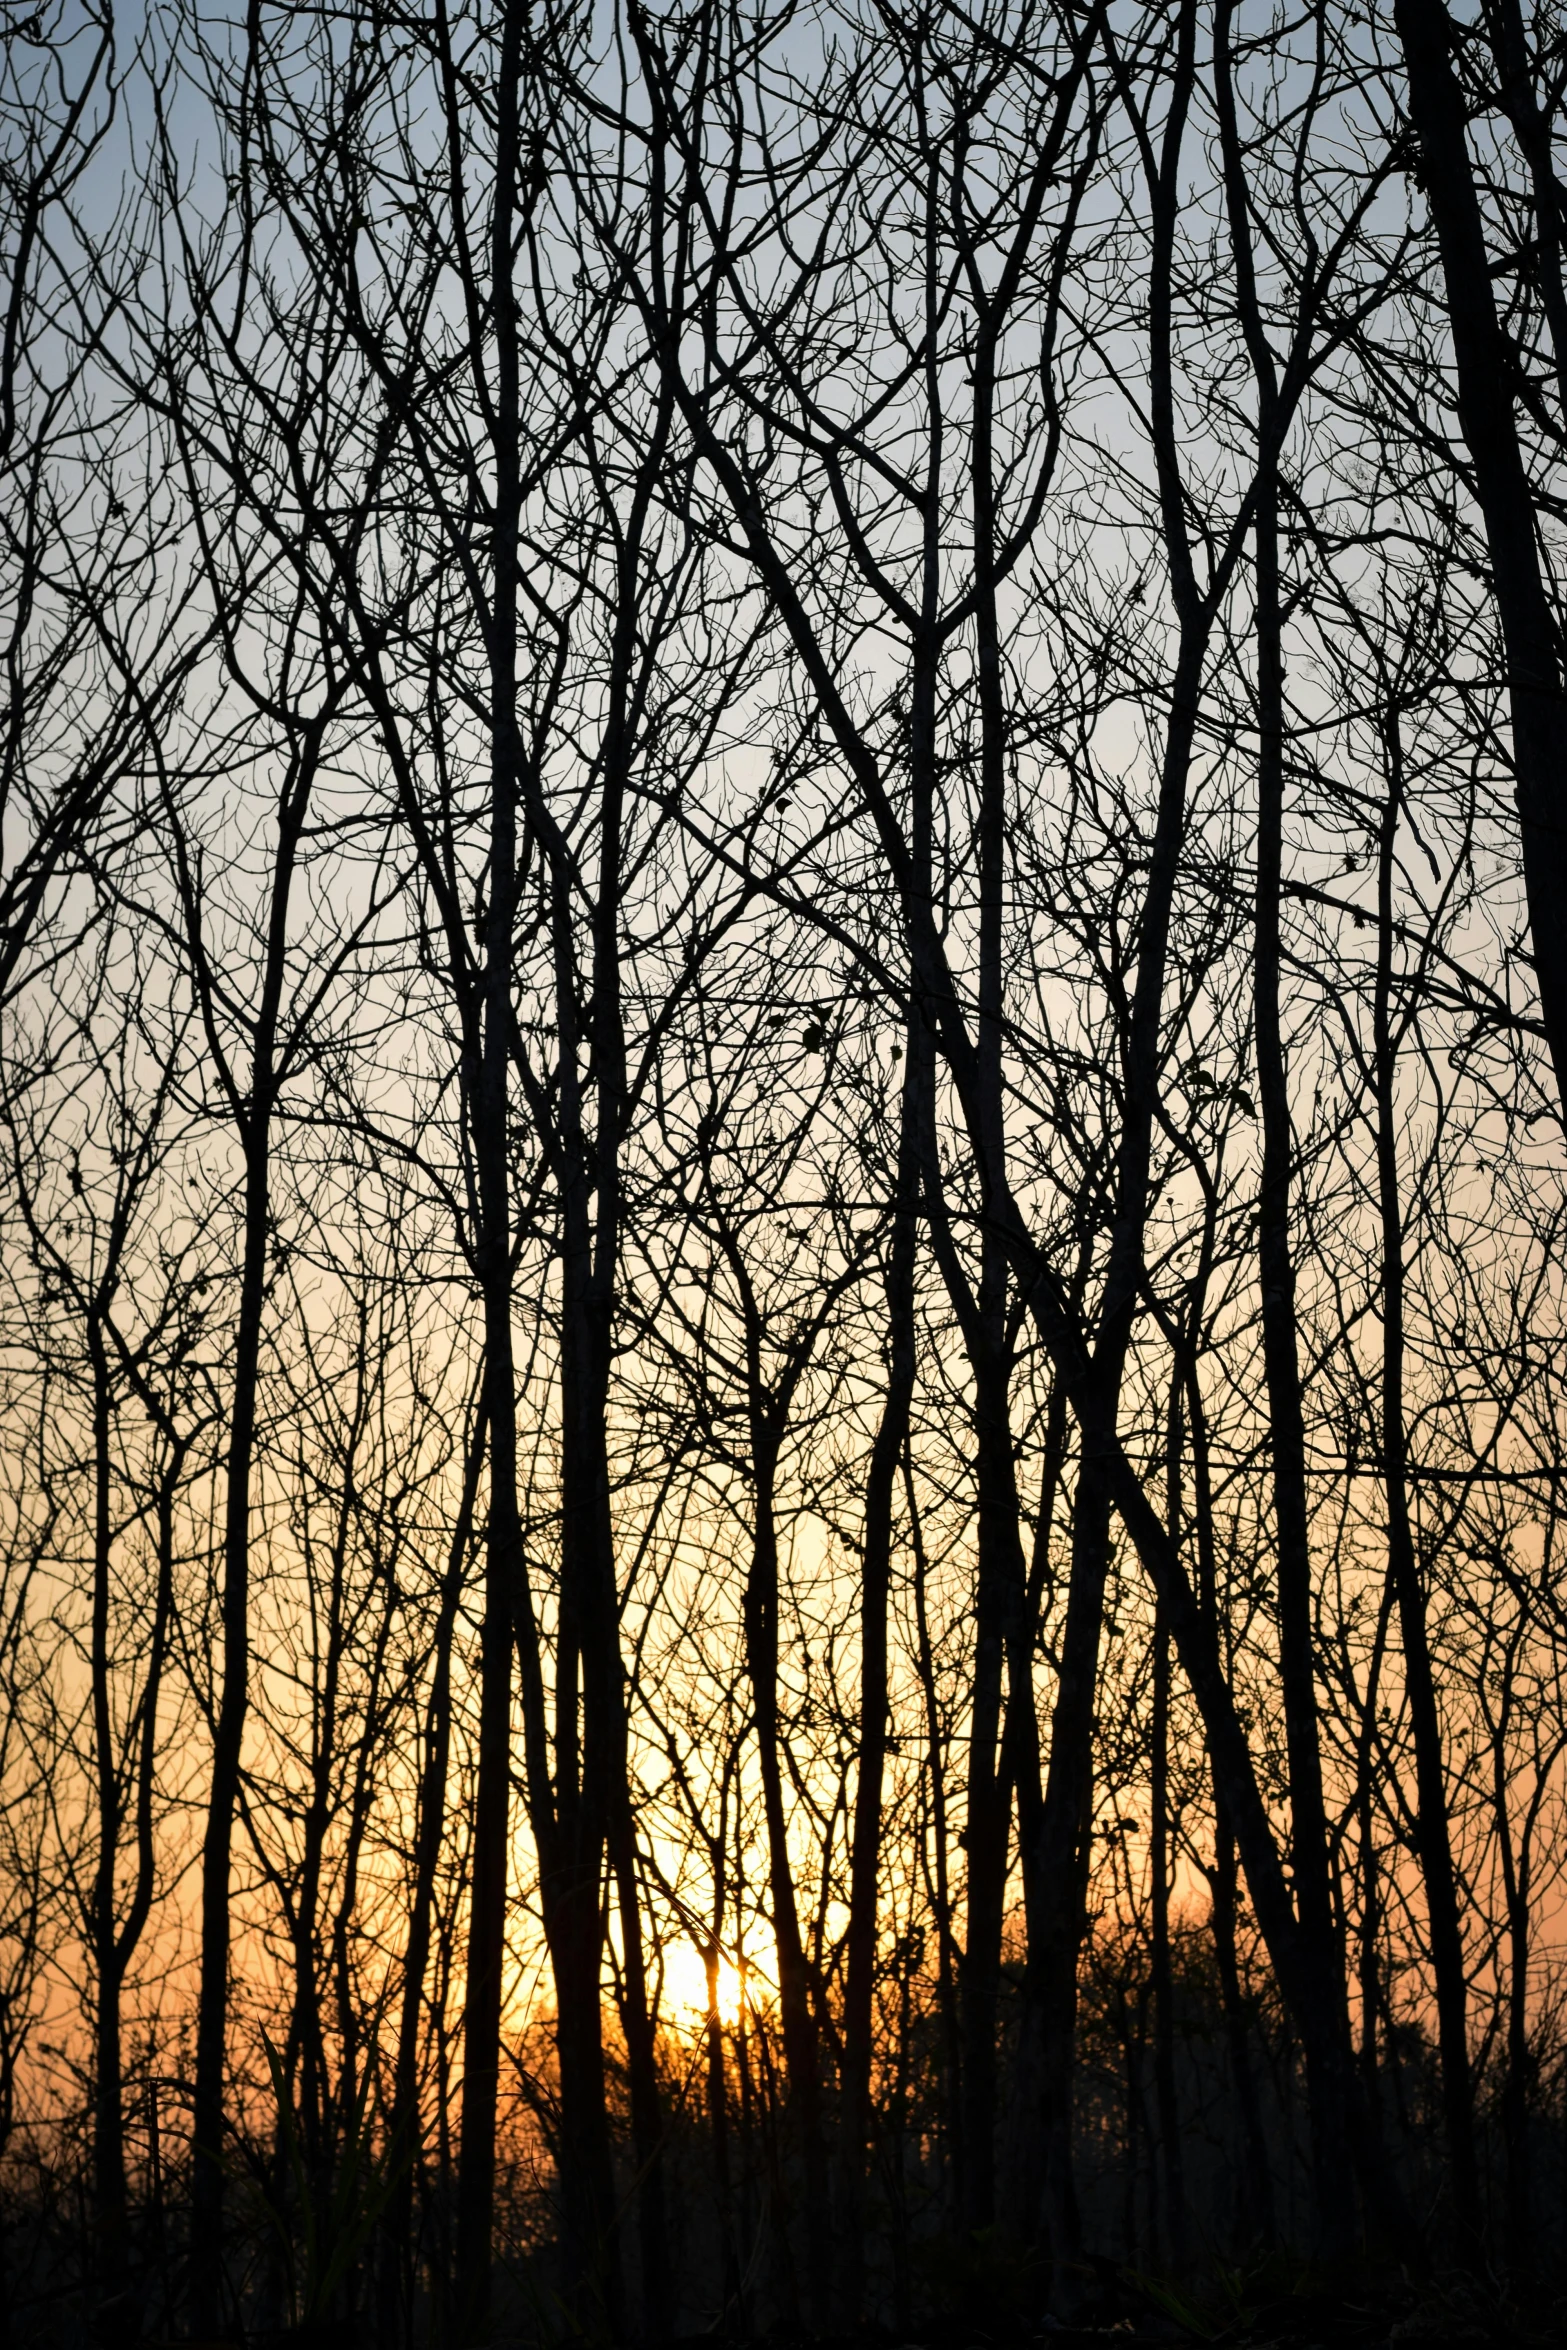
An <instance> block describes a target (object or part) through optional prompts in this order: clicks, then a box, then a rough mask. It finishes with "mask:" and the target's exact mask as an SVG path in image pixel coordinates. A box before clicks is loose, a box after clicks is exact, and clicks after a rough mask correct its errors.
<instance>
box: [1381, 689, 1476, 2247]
mask: <svg viewBox="0 0 1567 2350" xmlns="http://www.w3.org/2000/svg"><path fill="white" fill-rule="evenodd" d="M1389 758H1390V775H1389V792H1388V802H1387V808H1386V811H1385V814H1384V816H1383V821H1382V829H1381V837H1380V839H1379V842H1378V853H1377V924H1378V937H1377V975H1376V993H1375V997H1374V1001H1373V1008H1372V1028H1373V1038H1374V1050H1375V1055H1376V1115H1377V1132H1376V1151H1377V1195H1378V1205H1379V1209H1380V1214H1381V1225H1382V1231H1381V1293H1382V1295H1381V1305H1382V1477H1383V1488H1384V1496H1385V1500H1386V1505H1387V1539H1388V1563H1389V1568H1390V1572H1391V1575H1392V1581H1393V1589H1394V1592H1395V1594H1396V1596H1397V1601H1398V1623H1399V1633H1400V1637H1401V1641H1402V1645H1403V1651H1404V1688H1405V1694H1406V1696H1407V1697H1408V1700H1409V1719H1410V1727H1411V1729H1412V1731H1413V1733H1414V1742H1415V1787H1416V1797H1417V1804H1418V1816H1419V1835H1420V1871H1421V1876H1422V1879H1423V1881H1424V1885H1425V1895H1426V1918H1427V1923H1428V1926H1429V1930H1430V1935H1431V1968H1432V1973H1433V1976H1434V1977H1435V1984H1436V2014H1437V2041H1438V2046H1439V2048H1440V2051H1441V2062H1442V2103H1443V2114H1444V2119H1445V2121H1446V2124H1447V2150H1448V2162H1449V2166H1450V2176H1451V2181H1452V2195H1453V2211H1454V2217H1455V2218H1456V2220H1457V2222H1458V2227H1459V2230H1460V2234H1461V2237H1462V2239H1463V2242H1464V2245H1465V2247H1466V2249H1467V2250H1468V2251H1469V2252H1470V2253H1478V2251H1479V2246H1480V2225H1481V2214H1480V2175H1479V2158H1478V2153H1477V2150H1476V2146H1475V2130H1474V2092H1473V2088H1472V2085H1471V2081H1470V2071H1469V2024H1468V1992H1467V1987H1466V1979H1465V1969H1464V1943H1463V1927H1462V1923H1461V1920H1460V1914H1459V1894H1458V1880H1457V1874H1456V1871H1455V1869H1454V1866H1453V1849H1452V1838H1451V1833H1450V1830H1449V1825H1448V1806H1447V1772H1446V1766H1445V1763H1444V1760H1443V1753H1442V1725H1441V1718H1440V1716H1439V1714H1438V1712H1437V1701H1436V1677H1435V1672H1434V1668H1433V1666H1432V1661H1431V1644H1430V1639H1429V1635H1428V1633H1427V1629H1426V1600H1425V1589H1424V1585H1423V1582H1422V1579H1421V1574H1420V1568H1419V1564H1418V1561H1417V1559H1416V1555H1415V1539H1414V1527H1413V1523H1412V1521H1411V1517H1410V1509H1409V1467H1408V1440H1407V1437H1406V1435H1405V1429H1404V1225H1403V1205H1402V1201H1401V1199H1400V1197H1399V1181H1398V1125H1397V1112H1396V1084H1397V1043H1396V1040H1395V1037H1394V1032H1393V1001H1392V998H1393V872H1394V849H1395V841H1396V835H1397V831H1398V820H1399V813H1400V807H1401V803H1402V774H1401V765H1400V754H1399V745H1398V739H1397V727H1396V720H1395V721H1394V724H1393V732H1392V736H1391V739H1390V744H1389Z"/></svg>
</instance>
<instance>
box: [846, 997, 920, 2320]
mask: <svg viewBox="0 0 1567 2350" xmlns="http://www.w3.org/2000/svg"><path fill="white" fill-rule="evenodd" d="M905 1053H906V1058H905V1061H904V1075H903V1088H902V1115H901V1121H900V1131H899V1138H898V1159H897V1177H896V1192H895V1198H894V1203H893V1210H894V1213H893V1229H892V1245H891V1253H890V1257H889V1261H888V1267H887V1279H886V1300H887V1327H888V1332H889V1344H888V1363H887V1392H886V1395H885V1397H884V1399H883V1403H882V1412H881V1419H880V1421H879V1423H878V1425H877V1429H876V1437H875V1442H874V1444H873V1445H872V1448H871V1459H870V1469H869V1473H868V1475H867V1478H866V1487H865V1539H864V1553H863V1562H862V1567H861V1582H860V1755H859V1771H858V1775H857V1778H856V1781H855V1790H854V1825H853V1831H852V1836H851V1844H850V1861H849V1925H848V1935H847V1946H848V1964H847V1979H846V1983H845V1989H844V2003H843V2075H842V2091H841V2106H842V2110H841V2114H840V2120H839V2130H840V2142H841V2147H842V2162H841V2193H842V2205H841V2209H840V2212H839V2247H840V2257H839V2296H838V2298H839V2319H840V2323H841V2324H842V2325H844V2326H845V2327H847V2328H853V2327H855V2326H857V2325H858V2324H859V2321H860V2306H861V2300H862V2296H863V2292H864V2233H865V2158H866V2147H867V2142H868V2140H869V2138H870V2135H871V2118H872V2117H871V2039H872V2025H873V2005H874V2002H873V1992H874V1988H875V1978H876V1946H877V1922H878V1917H877V1895H878V1883H879V1877H880V1871H881V1827H882V1820H881V1799H882V1774H883V1770H884V1768H885V1764H886V1756H887V1719H888V1674H887V1608H888V1602H889V1598H890V1593H891V1582H892V1497H893V1487H894V1484H895V1482H896V1479H897V1474H898V1463H899V1462H900V1460H901V1459H902V1458H903V1451H904V1446H905V1445H906V1443H907V1441H908V1434H909V1410H910V1405H911V1403H912V1401H913V1396H914V1358H915V1340H914V1252H915V1242H916V1238H917V1229H916V1209H917V1205H918V1200H919V1184H920V1131H919V1128H920V1098H919V1097H920V1093H921V1091H922V1086H921V1075H922V1068H921V1057H920V1055H919V1053H918V1050H917V1040H916V1037H915V1034H914V1025H913V1023H912V1022H910V1023H909V1025H908V1028H907V1030H906V1032H905Z"/></svg>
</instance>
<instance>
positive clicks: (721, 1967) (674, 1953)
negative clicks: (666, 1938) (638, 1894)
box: [663, 1942, 741, 2025]
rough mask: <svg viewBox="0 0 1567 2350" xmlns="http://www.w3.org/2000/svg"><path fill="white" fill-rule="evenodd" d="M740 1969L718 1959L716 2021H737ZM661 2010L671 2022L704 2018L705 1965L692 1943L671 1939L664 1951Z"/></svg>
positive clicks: (728, 2022) (694, 2022) (726, 1959)
mask: <svg viewBox="0 0 1567 2350" xmlns="http://www.w3.org/2000/svg"><path fill="white" fill-rule="evenodd" d="M740 1992H741V1985H740V1970H739V1968H738V1967H737V1966H736V1965H735V1963H734V1961H733V1959H731V1958H720V1959H719V1962H718V2020H719V2022H720V2023H721V2024H737V2023H738V2022H739V2021H740ZM663 2004H664V2012H665V2014H666V2015H667V2016H668V2017H669V2019H670V2021H671V2022H672V2023H677V2024H686V2025H692V2024H700V2023H704V2022H705V2021H706V2019H707V1968H706V1966H705V1965H704V1963H703V1958H702V1953H701V1951H700V1950H698V1949H697V1948H696V1946H695V1944H694V1943H691V1942H671V1943H669V1944H668V1945H667V1946H666V1948H665V1950H664V2002H663Z"/></svg>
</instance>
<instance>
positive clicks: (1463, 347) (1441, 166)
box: [1393, 0, 1567, 1108]
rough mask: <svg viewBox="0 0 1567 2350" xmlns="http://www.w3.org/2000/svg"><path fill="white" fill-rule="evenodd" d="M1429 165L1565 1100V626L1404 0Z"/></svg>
mask: <svg viewBox="0 0 1567 2350" xmlns="http://www.w3.org/2000/svg"><path fill="white" fill-rule="evenodd" d="M1393 15H1394V21H1395V23H1396V25H1397V27H1398V36H1399V41H1400V44H1401V45H1402V48H1403V53H1404V67H1405V71H1406V73H1407V75H1408V79H1409V114H1410V120H1411V122H1412V124H1413V126H1414V131H1415V136H1416V138H1417V140H1418V141H1419V146H1420V161H1421V179H1422V184H1423V186H1424V189H1425V195H1426V200H1427V203H1428V204H1429V206H1430V209H1431V220H1432V224H1433V226H1434V227H1435V230H1436V236H1437V245H1438V248H1439V250H1440V253H1441V256H1442V275H1443V278H1444V280H1445V282H1446V288H1447V316H1448V326H1449V330H1450V332H1451V334H1452V338H1453V361H1454V367H1455V371H1456V375H1457V396H1458V420H1459V425H1460V428H1461V430H1462V432H1463V436H1464V443H1465V446H1466V447H1467V449H1468V451H1469V460H1470V464H1471V466H1472V468H1473V476H1474V488H1475V495H1476V497H1477V498H1478V500H1479V503H1480V511H1481V513H1482V515H1483V516H1484V518H1485V532H1486V539H1487V542H1488V544H1489V547H1490V554H1491V583H1492V591H1493V593H1494V595H1495V597H1496V609H1497V614H1498V617H1499V619H1500V621H1501V625H1502V643H1503V647H1504V649H1505V653H1506V659H1507V686H1508V694H1509V697H1510V701H1511V706H1512V720H1513V773H1514V778H1515V782H1516V789H1517V801H1518V817H1519V824H1520V829H1521V833H1522V840H1523V869H1524V886H1525V891H1526V895H1527V898H1528V905H1529V929H1530V936H1531V939H1532V943H1533V949H1534V968H1535V976H1536V980H1537V982H1538V985H1539V990H1540V1013H1541V1018H1542V1019H1543V1021H1544V1024H1545V1033H1546V1038H1547V1040H1548V1042H1549V1045H1550V1051H1551V1059H1552V1062H1553V1064H1554V1066H1555V1071H1556V1085H1557V1092H1558V1096H1559V1098H1560V1100H1561V1102H1562V1104H1563V1106H1564V1108H1567V923H1564V922H1563V921H1562V918H1561V909H1562V907H1563V906H1564V905H1567V816H1564V803H1563V788H1564V787H1563V780H1562V779H1563V776H1564V774H1567V712H1564V710H1563V706H1562V694H1561V682H1562V681H1561V670H1560V666H1559V660H1558V651H1557V631H1556V624H1555V619H1554V615H1553V613H1552V610H1551V602H1550V597H1549V595H1548V594H1547V592H1546V586H1545V579H1544V575H1543V573H1542V570H1541V565H1540V554H1539V547H1538V544H1537V542H1536V537H1535V513H1534V498H1533V494H1532V492H1531V490H1530V487H1529V477H1528V474H1527V472H1526V471H1525V468H1524V461H1523V451H1522V447H1521V445H1520V442H1519V437H1518V425H1517V419H1516V415H1515V413H1514V406H1513V386H1514V383H1515V381H1516V379H1517V375H1518V370H1519V364H1520V362H1519V358H1518V355H1517V354H1516V353H1515V352H1514V351H1513V350H1512V349H1511V347H1510V346H1509V344H1508V341H1507V338H1506V336H1505V334H1504V333H1503V331H1502V328H1501V326H1500V324H1499V322H1498V320H1497V315H1496V304H1495V300H1494V298H1493V295H1492V292H1491V266H1490V261H1489V258H1488V256H1487V253H1486V245H1485V231H1484V227H1483V224H1482V220H1481V214H1480V202H1479V197H1478V195H1477V193H1476V189H1475V179H1474V171H1473V167H1472V165H1471V163H1470V159H1469V147H1468V141H1467V138H1466V135H1465V130H1464V99H1463V92H1462V90H1461V89H1460V87H1459V83H1458V76H1457V74H1456V73H1455V71H1454V69H1453V60H1452V47H1453V42H1454V39H1455V37H1456V36H1455V33H1454V28H1453V23H1452V19H1451V18H1450V17H1449V15H1448V13H1447V10H1446V8H1445V7H1444V6H1443V4H1442V0H1395V5H1394V10H1393Z"/></svg>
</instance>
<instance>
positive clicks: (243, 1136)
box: [175, 710, 329, 2336]
mask: <svg viewBox="0 0 1567 2350" xmlns="http://www.w3.org/2000/svg"><path fill="white" fill-rule="evenodd" d="M328 715H329V711H327V710H323V712H322V713H320V714H319V715H318V717H317V718H316V719H315V720H313V721H312V723H311V725H310V726H309V727H308V728H307V729H306V730H305V733H304V737H303V740H302V741H301V743H300V745H299V747H298V750H297V752H296V754H295V758H294V761H293V763H292V765H291V768H290V771H289V774H288V776H287V778H286V780H285V784H284V789H283V793H282V797H281V800H280V804H279V819H278V838H277V844H276V848H275V851H274V856H273V869H272V876H271V890H270V897H269V902H268V908H267V936H266V953H265V961H264V965H263V972H262V985H261V996H260V1001H259V1004H258V1007H257V1014H256V1022H255V1028H254V1031H253V1036H252V1045H251V1067H250V1083H249V1086H248V1088H247V1089H246V1091H245V1093H244V1094H243V1095H241V1094H240V1093H239V1091H238V1089H237V1088H236V1087H235V1086H234V1085H233V1083H232V1081H231V1082H230V1083H229V1086H228V1091H229V1094H230V1099H231V1103H232V1104H233V1106H234V1111H235V1123H236V1126H237V1128H238V1134H239V1142H240V1148H241V1152H242V1154H243V1158H244V1181H243V1228H242V1229H243V1239H242V1244H241V1256H240V1275H239V1302H238V1313H237V1316H236V1321H235V1329H234V1356H233V1364H234V1368H233V1401H232V1406H231V1413H230V1420H229V1439H228V1454H227V1459H226V1461H225V1464H224V1514H223V1592H222V1607H221V1628H220V1668H219V1669H220V1672H221V1676H222V1679H221V1688H220V1692H219V1697H218V1705H217V1719H216V1723H215V1726H214V1736H213V1751H212V1776H211V1781H210V1785H209V1788H208V1795H207V1818H206V1826H205V1831H204V1833H203V1837H202V1848H201V1961H200V1970H199V1976H198V1982H197V1992H196V2064H195V2081H194V2085H193V2093H192V2098H191V2150H192V2162H191V2203H190V2250H189V2276H190V2299H191V2321H192V2324H193V2326H194V2328H195V2331H196V2332H197V2333H198V2334H206V2335H209V2336H212V2335H216V2334H217V2333H218V2332H219V2331H220V2330H221V2328H222V2324H223V2320H224V2309H223V2297H224V2265H223V2252H224V2232H223V2217H224V2180H225V2171H224V2163H225V2159H226V2149H225V2144H224V2140H225V2134H226V2115H225V2097H224V2075H225V2065H226V2058H227V2042H228V2001H229V1949H230V1943H231V1938H232V1930H233V1929H232V1920H231V1916H230V1908H229V1894H230V1882H229V1880H230V1868H231V1862H232V1857H233V1844H234V1818H235V1813H236V1811H237V1809H238V1805H239V1785H240V1766H241V1756H242V1751H243V1746H244V1737H245V1722H246V1717H247V1714H248V1711H249V1704H250V1511H251V1484H252V1478H253V1474H254V1467H255V1453H256V1421H257V1403H258V1386H259V1381H260V1372H261V1331H262V1319H263V1315H264V1312H265V1307H266V1295H267V1242H268V1235H269V1228H270V1224H271V1173H272V1161H271V1151H272V1120H273V1115H274V1111H275V1107H276V1094H277V1087H278V1082H279V1069H278V1063H277V1047H278V1028H279V1019H280V1014H281V1009H282V1001H283V983H284V975H285V971H286V967H287V957H288V921H289V901H290V893H291V889H292V884H293V879H294V871H295V863H296V859H297V855H298V849H299V841H300V836H301V834H302V832H303V829H304V822H305V814H306V810H307V808H308V806H309V802H310V793H311V789H312V786H313V783H314V779H315V772H316V766H317V763H318V761H319V759H320V755H321V745H322V739H323V736H324V733H325V728H326V723H327V717H328ZM175 821H176V823H177V821H178V819H177V818H176V820H175ZM176 855H177V858H178V862H179V879H180V890H181V896H182V899H183V901H184V911H185V919H186V924H187V928H188V930H189V932H190V935H191V939H192V945H193V949H194V951H195V954H196V960H197V965H198V988H199V990H200V992H201V995H202V998H203V1012H204V1016H205V1018H206V1021H207V1026H208V1033H209V1039H213V1040H215V1030H214V1027H213V1012H212V994H211V986H212V983H211V977H210V974H209V973H208V971H207V967H206V962H205V956H204V953H203V952H202V950H201V948H200V946H199V943H198V942H199V936H200V920H201V909H200V901H199V896H198V893H197V890H196V886H195V881H194V877H193V875H192V874H191V872H190V870H189V867H188V864H187V862H186V859H185V855H184V849H183V842H182V840H181V838H180V836H179V835H178V834H176Z"/></svg>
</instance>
